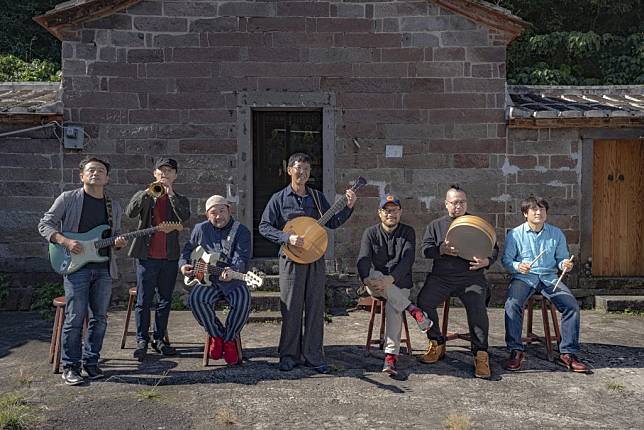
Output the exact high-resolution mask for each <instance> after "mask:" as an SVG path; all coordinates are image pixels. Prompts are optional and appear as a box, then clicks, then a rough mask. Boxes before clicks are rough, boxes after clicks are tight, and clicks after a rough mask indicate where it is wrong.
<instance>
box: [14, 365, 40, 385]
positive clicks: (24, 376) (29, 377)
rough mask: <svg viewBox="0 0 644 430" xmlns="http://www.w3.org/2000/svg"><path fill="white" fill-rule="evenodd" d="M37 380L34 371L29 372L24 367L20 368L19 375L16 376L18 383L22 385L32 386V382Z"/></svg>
mask: <svg viewBox="0 0 644 430" xmlns="http://www.w3.org/2000/svg"><path fill="white" fill-rule="evenodd" d="M35 380H36V377H35V376H34V375H33V373H27V372H25V370H24V369H23V368H20V372H19V374H18V376H16V383H17V384H18V385H19V386H21V387H31V384H32V383H33V382H34V381H35Z"/></svg>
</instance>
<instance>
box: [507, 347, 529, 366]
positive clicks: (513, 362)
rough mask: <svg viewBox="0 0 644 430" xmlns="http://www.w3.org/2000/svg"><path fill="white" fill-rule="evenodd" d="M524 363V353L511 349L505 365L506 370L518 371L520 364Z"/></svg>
mask: <svg viewBox="0 0 644 430" xmlns="http://www.w3.org/2000/svg"><path fill="white" fill-rule="evenodd" d="M524 361H525V352H523V351H519V350H518V349H513V350H512V352H511V353H510V358H508V361H507V362H506V363H505V369H506V370H512V371H514V370H519V369H521V363H523V362H524Z"/></svg>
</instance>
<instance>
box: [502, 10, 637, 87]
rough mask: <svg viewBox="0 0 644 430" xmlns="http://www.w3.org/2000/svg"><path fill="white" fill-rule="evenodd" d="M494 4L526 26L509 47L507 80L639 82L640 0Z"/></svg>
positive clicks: (596, 82) (557, 83)
mask: <svg viewBox="0 0 644 430" xmlns="http://www.w3.org/2000/svg"><path fill="white" fill-rule="evenodd" d="M497 4H499V5H500V6H503V7H505V8H508V9H509V10H511V11H512V12H513V13H514V14H515V15H517V16H520V17H521V18H523V19H524V20H526V21H528V22H529V23H531V24H532V27H531V28H530V29H528V30H526V31H525V32H524V33H523V35H522V36H521V37H519V38H518V39H517V40H515V41H514V42H513V43H512V44H511V45H510V47H509V50H508V83H509V84H522V85H526V84H530V85H626V84H644V2H643V1H642V0H627V1H619V2H613V1H609V0H581V1H577V2H571V1H560V0H540V1H538V2H535V1H532V0H497Z"/></svg>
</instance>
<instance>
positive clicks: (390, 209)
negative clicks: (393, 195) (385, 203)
mask: <svg viewBox="0 0 644 430" xmlns="http://www.w3.org/2000/svg"><path fill="white" fill-rule="evenodd" d="M380 211H381V212H382V213H385V214H387V215H389V214H397V213H398V212H400V208H389V209H380Z"/></svg>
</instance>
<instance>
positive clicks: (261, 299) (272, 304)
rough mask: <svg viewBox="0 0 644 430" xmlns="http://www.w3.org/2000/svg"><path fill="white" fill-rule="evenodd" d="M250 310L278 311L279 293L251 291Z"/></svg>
mask: <svg viewBox="0 0 644 430" xmlns="http://www.w3.org/2000/svg"><path fill="white" fill-rule="evenodd" d="M250 308H251V309H252V310H253V311H279V310H280V293H279V291H253V292H251V302H250Z"/></svg>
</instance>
